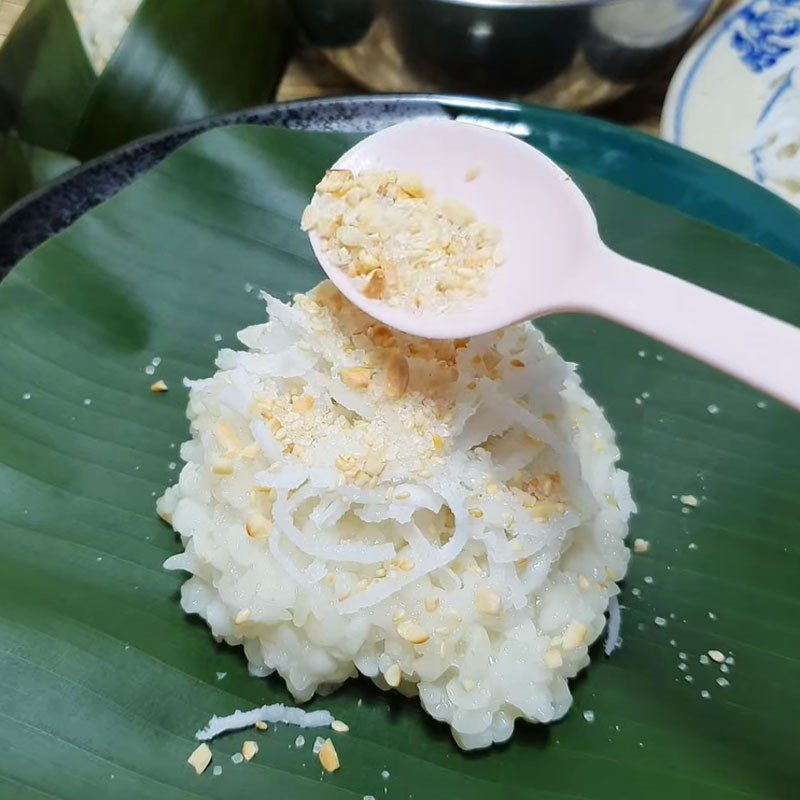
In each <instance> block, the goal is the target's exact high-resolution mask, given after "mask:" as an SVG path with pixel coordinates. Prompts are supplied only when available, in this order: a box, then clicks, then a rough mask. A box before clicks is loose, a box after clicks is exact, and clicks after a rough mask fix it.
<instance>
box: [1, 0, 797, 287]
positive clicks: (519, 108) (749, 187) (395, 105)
mask: <svg viewBox="0 0 800 800" xmlns="http://www.w3.org/2000/svg"><path fill="white" fill-rule="evenodd" d="M746 2H752V0H746ZM357 106H367V107H369V108H370V111H371V112H373V114H374V117H375V118H376V119H380V118H382V117H385V116H386V115H387V112H388V111H389V110H393V111H395V113H403V107H404V106H407V107H408V108H409V109H410V108H412V107H416V108H417V110H419V111H426V112H429V113H437V112H438V113H443V114H445V115H448V116H450V117H457V116H459V115H461V114H463V112H464V110H465V109H471V110H474V111H477V112H483V113H485V114H487V115H491V116H492V117H493V121H494V122H495V123H497V124H499V121H498V119H497V117H507V118H508V119H509V120H516V121H518V122H521V121H524V120H525V119H526V118H527V117H528V115H531V114H532V115H534V116H535V117H536V119H537V120H538V121H540V122H542V123H546V122H547V121H548V119H559V120H569V122H570V124H571V125H572V126H575V127H576V129H577V130H578V131H580V132H583V131H586V132H591V131H600V132H602V133H603V134H605V135H606V136H610V137H612V138H613V139H615V140H616V141H617V142H619V144H620V146H621V149H626V148H625V147H623V145H633V146H635V148H636V149H642V148H644V149H646V150H648V151H649V152H650V153H654V154H658V155H659V156H661V157H662V158H663V159H665V160H668V161H672V162H673V163H674V162H676V161H677V162H680V163H682V164H684V165H685V166H686V167H691V166H696V167H698V168H699V169H700V170H702V171H703V172H704V173H705V174H707V175H708V174H710V175H712V176H715V177H717V178H719V179H721V180H724V181H726V182H727V184H729V185H730V187H736V189H737V190H745V191H747V192H748V193H750V192H755V193H756V195H755V196H756V197H757V198H758V199H759V201H760V202H761V203H763V204H765V205H766V206H772V209H769V208H768V209H767V211H769V210H773V211H774V212H776V213H777V212H780V213H781V214H786V212H787V209H788V210H790V213H793V212H797V209H796V208H795V207H794V206H793V205H792V204H791V203H789V202H788V201H786V200H785V199H783V198H781V197H779V196H778V195H776V194H774V193H772V192H770V191H769V190H767V189H765V188H764V187H761V186H758V185H757V184H756V183H754V182H753V181H750V180H749V179H748V178H746V177H744V176H742V175H741V174H739V173H737V172H735V171H733V170H731V169H729V168H728V167H725V166H723V165H721V164H718V163H716V162H714V161H712V160H710V159H708V158H706V157H704V156H701V155H699V154H697V153H694V152H692V151H690V150H687V149H685V148H682V147H680V146H678V145H676V144H673V143H671V142H669V141H665V140H663V139H659V138H658V137H656V136H651V135H649V134H647V133H644V132H642V131H639V130H636V129H634V128H628V127H625V126H622V125H618V124H615V123H613V122H609V121H607V120H603V119H598V118H596V117H591V116H588V115H583V114H577V113H574V112H570V111H565V110H562V109H554V108H549V107H546V106H538V105H532V104H525V103H518V102H514V101H505V100H493V99H489V98H481V97H477V96H475V97H473V96H462V95H450V94H438V93H385V94H381V93H376V94H353V95H335V96H325V97H316V98H305V99H299V100H291V101H285V102H280V103H269V104H264V105H261V106H253V107H250V108H247V109H242V110H239V111H234V112H230V113H227V114H222V115H216V116H212V117H207V118H204V119H202V120H198V121H194V122H189V123H186V124H185V125H181V126H177V127H174V128H169V129H167V130H165V131H159V132H156V133H152V134H148V135H147V136H143V137H140V138H137V139H134V140H132V141H131V142H128V143H126V144H124V145H122V146H121V147H118V148H115V149H114V150H111V151H109V152H108V153H105V154H103V155H101V156H98V157H96V158H94V159H91V160H89V161H87V162H85V163H83V164H81V165H79V166H77V167H75V168H74V169H72V170H69V171H68V172H66V173H64V174H63V175H61V176H59V177H58V178H57V179H56V180H55V181H52V182H51V183H49V184H47V185H45V186H43V187H41V188H39V189H37V190H35V191H34V192H31V193H30V194H28V195H26V196H25V197H23V198H21V199H20V200H18V201H17V202H16V203H14V204H13V205H12V206H10V207H9V208H8V209H6V210H5V211H4V212H3V213H2V214H0V240H2V239H3V238H4V237H3V235H2V234H3V233H4V229H9V228H10V229H13V228H14V226H15V224H16V223H17V221H18V220H19V218H20V217H21V216H23V215H25V214H26V213H29V212H30V210H31V209H32V208H35V206H36V205H37V204H39V203H41V202H42V201H43V200H45V199H47V198H48V197H50V198H52V196H53V195H55V194H57V193H58V192H59V191H61V190H63V189H65V188H66V187H68V186H70V185H71V184H78V183H80V181H81V180H84V179H85V178H86V176H88V175H92V174H93V173H95V172H97V173H100V172H102V171H103V170H107V169H109V168H112V167H113V166H114V165H117V164H118V163H120V162H123V161H125V160H126V159H129V160H131V161H133V160H134V159H135V158H136V156H137V155H141V154H142V153H144V152H146V150H147V148H148V147H150V146H153V145H161V146H163V147H164V148H165V151H164V153H163V155H161V156H158V157H151V158H150V159H149V160H148V163H145V164H144V165H138V166H137V167H136V168H135V171H134V174H132V175H131V176H129V177H128V178H127V180H125V181H124V182H120V183H118V184H116V185H115V187H114V189H113V191H110V192H108V193H107V194H104V195H103V196H97V197H94V196H93V197H91V198H90V199H89V204H88V206H87V207H86V208H85V209H83V210H81V211H80V212H79V213H76V214H74V215H72V216H71V218H69V217H70V215H69V214H67V215H66V217H67V218H66V219H63V220H58V221H56V223H55V228H56V229H55V230H52V231H48V232H47V233H45V234H44V235H43V236H42V237H41V238H40V239H39V241H36V242H35V243H34V244H33V245H32V246H29V247H27V248H25V247H23V248H19V249H22V250H23V252H21V253H18V254H17V256H16V257H14V258H10V257H6V254H5V253H3V252H2V250H0V280H2V279H3V277H5V275H7V274H8V273H9V272H10V271H11V269H12V268H13V267H14V266H15V265H16V264H17V263H19V261H21V260H22V259H23V258H24V257H25V256H26V255H28V254H29V253H30V252H32V251H33V250H34V249H35V248H36V247H38V246H40V245H42V244H44V243H45V242H47V241H49V240H50V239H51V238H53V236H55V235H57V234H58V233H60V232H61V231H62V230H64V229H66V228H67V227H69V225H71V224H72V223H73V222H75V221H76V220H77V219H78V218H80V217H81V216H82V215H83V213H85V211H86V210H89V208H92V207H94V206H96V205H99V204H100V203H102V202H104V201H105V200H107V199H109V198H110V197H113V196H114V195H115V194H116V193H117V192H118V191H120V190H121V189H123V188H124V187H125V186H127V185H129V184H130V183H131V182H132V181H133V180H135V178H136V177H138V176H139V175H141V174H143V173H144V172H146V171H147V170H148V169H150V168H152V167H153V166H155V164H157V163H159V162H160V161H161V160H162V159H163V158H164V157H166V156H167V155H168V154H169V153H171V152H174V150H176V149H177V148H178V147H180V146H181V145H183V144H185V142H187V141H189V140H190V139H192V138H194V137H195V136H197V135H200V134H202V133H205V132H207V131H209V130H212V129H216V128H221V127H226V126H231V125H247V124H256V125H262V126H264V125H268V124H270V123H269V122H267V121H265V120H264V119H263V118H264V117H265V116H272V117H284V118H287V119H291V117H292V116H293V115H301V117H302V115H305V116H306V118H310V117H313V116H319V115H320V113H321V112H323V111H325V110H328V111H330V110H332V109H352V108H354V107H357ZM298 119H300V117H298ZM290 127H291V126H290ZM298 127H302V126H299V125H298ZM530 132H531V134H533V130H531V131H530ZM173 140H174V143H171V142H173ZM565 163H569V162H565ZM608 179H609V180H613V179H611V178H608ZM618 185H620V186H622V188H625V189H628V190H629V191H634V192H638V193H640V194H646V192H643V191H642V189H641V187H634V186H631V185H627V184H625V183H620V184H618ZM649 196H651V197H652V199H654V200H656V202H662V203H664V204H666V205H671V206H672V207H673V208H675V207H677V206H676V205H675V203H674V202H671V201H670V200H669V199H662V198H659V197H656V196H654V195H649ZM84 200H86V198H85V197H84ZM678 210H680V211H683V213H690V212H687V211H684V209H682V208H680V207H678ZM758 213H759V214H761V213H765V212H763V211H759V212H758ZM699 218H701V219H704V220H705V221H707V222H709V223H710V224H714V225H717V226H718V227H726V226H725V225H724V224H722V223H720V222H718V221H716V220H714V219H711V218H706V217H704V216H702V215H700V217H699ZM40 224H41V223H40ZM728 229H730V228H728ZM739 235H741V236H742V237H743V238H748V237H747V236H746V235H744V234H741V233H740V234H739ZM758 243H762V242H758ZM765 246H769V245H765ZM12 248H13V244H12V245H11V246H9V250H11V249H12ZM774 252H777V253H778V254H779V255H781V256H782V257H784V258H786V259H788V260H790V261H793V262H797V263H798V265H800V248H799V249H798V252H797V253H796V254H795V253H792V254H791V255H787V254H786V253H785V252H780V251H779V250H774Z"/></svg>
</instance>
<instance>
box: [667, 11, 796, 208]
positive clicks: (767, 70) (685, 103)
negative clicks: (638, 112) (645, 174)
mask: <svg viewBox="0 0 800 800" xmlns="http://www.w3.org/2000/svg"><path fill="white" fill-rule="evenodd" d="M661 136H662V138H664V139H666V140H667V141H670V142H673V143H674V144H678V145H681V146H682V147H685V148H687V149H689V150H693V151H694V152H696V153H699V154H700V155H703V156H706V157H708V158H711V159H713V160H714V161H717V162H719V163H720V164H723V165H725V166H727V167H730V168H731V169H734V170H736V171H737V172H739V173H741V174H743V175H746V176H747V177H749V178H751V179H752V180H754V181H756V182H758V183H760V184H762V185H764V186H766V187H767V188H769V189H772V190H773V191H775V192H777V193H778V194H781V195H782V196H784V197H785V198H786V199H788V200H790V201H791V202H793V203H795V204H796V205H800V0H744V2H742V3H739V4H738V5H736V6H735V7H734V8H733V9H731V11H730V12H728V14H726V15H725V16H724V17H723V18H722V19H721V20H719V22H718V23H717V24H716V25H714V26H713V27H712V28H711V29H710V30H709V31H707V32H706V34H705V35H704V36H703V37H702V38H701V39H699V40H698V41H697V43H696V44H695V45H694V47H693V48H692V49H691V50H690V51H689V53H688V54H687V55H686V56H685V58H684V59H683V61H682V62H681V64H680V66H679V67H678V70H677V71H676V72H675V76H674V77H673V79H672V83H671V84H670V88H669V92H668V94H667V99H666V102H665V104H664V111H663V115H662V118H661Z"/></svg>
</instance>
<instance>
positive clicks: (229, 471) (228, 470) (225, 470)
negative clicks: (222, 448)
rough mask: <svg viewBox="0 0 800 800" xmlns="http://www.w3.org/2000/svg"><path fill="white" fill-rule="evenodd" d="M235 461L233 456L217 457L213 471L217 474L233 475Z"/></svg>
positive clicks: (212, 467)
mask: <svg viewBox="0 0 800 800" xmlns="http://www.w3.org/2000/svg"><path fill="white" fill-rule="evenodd" d="M233 469H234V463H233V459H231V458H215V459H214V463H213V464H212V466H211V471H212V472H213V473H214V474H215V475H233Z"/></svg>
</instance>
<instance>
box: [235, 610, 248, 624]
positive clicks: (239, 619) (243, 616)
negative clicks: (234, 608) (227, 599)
mask: <svg viewBox="0 0 800 800" xmlns="http://www.w3.org/2000/svg"><path fill="white" fill-rule="evenodd" d="M249 619H250V609H249V608H243V609H242V610H241V611H240V612H239V613H238V614H237V615H236V618H235V619H234V620H233V621H234V622H235V623H236V624H237V625H241V624H243V623H245V622H247V620H249Z"/></svg>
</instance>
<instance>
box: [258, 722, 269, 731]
mask: <svg viewBox="0 0 800 800" xmlns="http://www.w3.org/2000/svg"><path fill="white" fill-rule="evenodd" d="M268 727H269V726H268V725H267V723H266V722H263V721H262V720H259V721H258V722H256V728H257V729H258V730H260V731H265V730H267V728H268Z"/></svg>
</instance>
